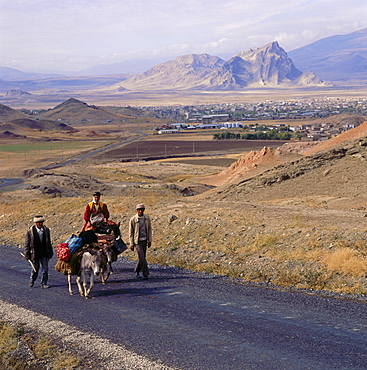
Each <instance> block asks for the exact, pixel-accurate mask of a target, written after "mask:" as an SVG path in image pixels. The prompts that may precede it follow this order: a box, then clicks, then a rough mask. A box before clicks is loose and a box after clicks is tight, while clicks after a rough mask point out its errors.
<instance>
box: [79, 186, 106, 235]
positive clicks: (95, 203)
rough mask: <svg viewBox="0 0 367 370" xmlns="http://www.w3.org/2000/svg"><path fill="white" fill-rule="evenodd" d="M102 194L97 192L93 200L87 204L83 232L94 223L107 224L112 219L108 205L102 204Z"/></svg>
mask: <svg viewBox="0 0 367 370" xmlns="http://www.w3.org/2000/svg"><path fill="white" fill-rule="evenodd" d="M101 195H102V194H101V193H100V192H99V191H96V192H95V193H94V194H93V200H92V201H91V202H89V203H88V204H87V206H86V207H85V211H84V221H85V225H84V227H83V230H87V229H89V228H90V227H91V226H95V225H93V224H94V223H97V222H98V223H101V222H107V220H108V218H109V217H110V212H109V211H108V208H107V204H106V203H103V202H101V201H100V200H101Z"/></svg>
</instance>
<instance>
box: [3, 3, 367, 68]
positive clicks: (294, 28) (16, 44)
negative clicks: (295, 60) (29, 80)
mask: <svg viewBox="0 0 367 370" xmlns="http://www.w3.org/2000/svg"><path fill="white" fill-rule="evenodd" d="M352 3H353V4H352V6H351V4H350V3H348V2H346V1H344V0H289V1H287V2H283V1H280V0H273V1H271V0H259V1H258V2H256V3H247V2H243V1H237V0H234V1H224V2H222V3H218V2H217V1H214V0H204V1H198V0H191V1H190V0H189V1H186V2H180V1H177V0H172V1H171V2H169V3H167V2H166V1H163V0H153V1H151V2H146V1H142V0H134V1H132V0H123V1H118V0H104V1H102V0H90V1H86V0H79V1H78V2H74V1H72V0H65V1H62V2H56V1H49V0H30V1H25V0H14V1H12V2H9V1H7V0H0V10H1V12H0V50H1V55H0V66H2V67H8V68H14V69H18V70H22V71H25V72H44V73H61V72H75V71H81V70H84V69H88V68H92V67H95V66H98V65H111V64H116V63H121V62H129V61H132V60H135V59H146V60H158V59H160V60H162V61H163V60H170V59H173V58H175V57H177V56H180V55H184V54H201V53H208V54H211V55H216V56H219V57H223V56H228V55H233V54H235V53H237V52H240V51H242V50H246V49H249V48H256V47H261V46H263V45H265V44H267V43H270V42H272V41H278V42H279V44H280V46H281V47H282V48H283V49H285V50H286V51H287V52H290V51H292V50H294V49H297V48H299V47H302V46H305V45H307V44H310V43H312V42H314V41H317V40H319V39H322V38H325V37H329V36H333V35H338V34H348V33H352V32H354V31H358V30H360V29H363V28H366V27H367V19H366V18H365V14H366V13H367V3H366V2H365V0H353V2H352Z"/></svg>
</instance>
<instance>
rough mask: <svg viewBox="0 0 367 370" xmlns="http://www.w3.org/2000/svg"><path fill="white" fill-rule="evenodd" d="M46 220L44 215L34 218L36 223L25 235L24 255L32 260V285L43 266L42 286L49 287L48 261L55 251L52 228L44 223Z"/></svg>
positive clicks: (30, 284)
mask: <svg viewBox="0 0 367 370" xmlns="http://www.w3.org/2000/svg"><path fill="white" fill-rule="evenodd" d="M44 221H45V219H44V218H43V216H35V217H34V218H33V222H34V225H33V226H31V227H30V228H29V230H28V231H27V233H26V236H25V245H24V257H25V258H26V259H27V260H29V261H30V262H32V272H31V276H30V280H29V286H30V287H32V286H33V285H34V282H35V280H36V279H37V276H38V273H39V270H40V267H41V268H42V269H41V273H42V276H41V286H42V288H49V286H48V285H47V281H48V261H49V259H50V258H51V257H52V256H53V254H54V251H53V249H52V245H51V237H50V229H49V228H48V227H46V226H45V225H44V224H43V223H44Z"/></svg>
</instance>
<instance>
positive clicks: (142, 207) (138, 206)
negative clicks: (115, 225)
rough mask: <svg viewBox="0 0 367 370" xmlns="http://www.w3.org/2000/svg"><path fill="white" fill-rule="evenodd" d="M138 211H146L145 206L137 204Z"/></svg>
mask: <svg viewBox="0 0 367 370" xmlns="http://www.w3.org/2000/svg"><path fill="white" fill-rule="evenodd" d="M136 209H145V205H144V204H141V203H140V204H137V205H136Z"/></svg>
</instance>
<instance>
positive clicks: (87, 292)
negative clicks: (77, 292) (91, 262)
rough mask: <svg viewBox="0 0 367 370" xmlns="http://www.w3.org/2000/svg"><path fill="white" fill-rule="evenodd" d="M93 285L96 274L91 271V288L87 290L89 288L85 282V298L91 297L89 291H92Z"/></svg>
mask: <svg viewBox="0 0 367 370" xmlns="http://www.w3.org/2000/svg"><path fill="white" fill-rule="evenodd" d="M93 286H94V274H93V273H90V275H89V289H88V290H86V289H87V282H85V286H84V289H85V290H86V292H85V298H89V293H90V292H91V290H92V288H93Z"/></svg>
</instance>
